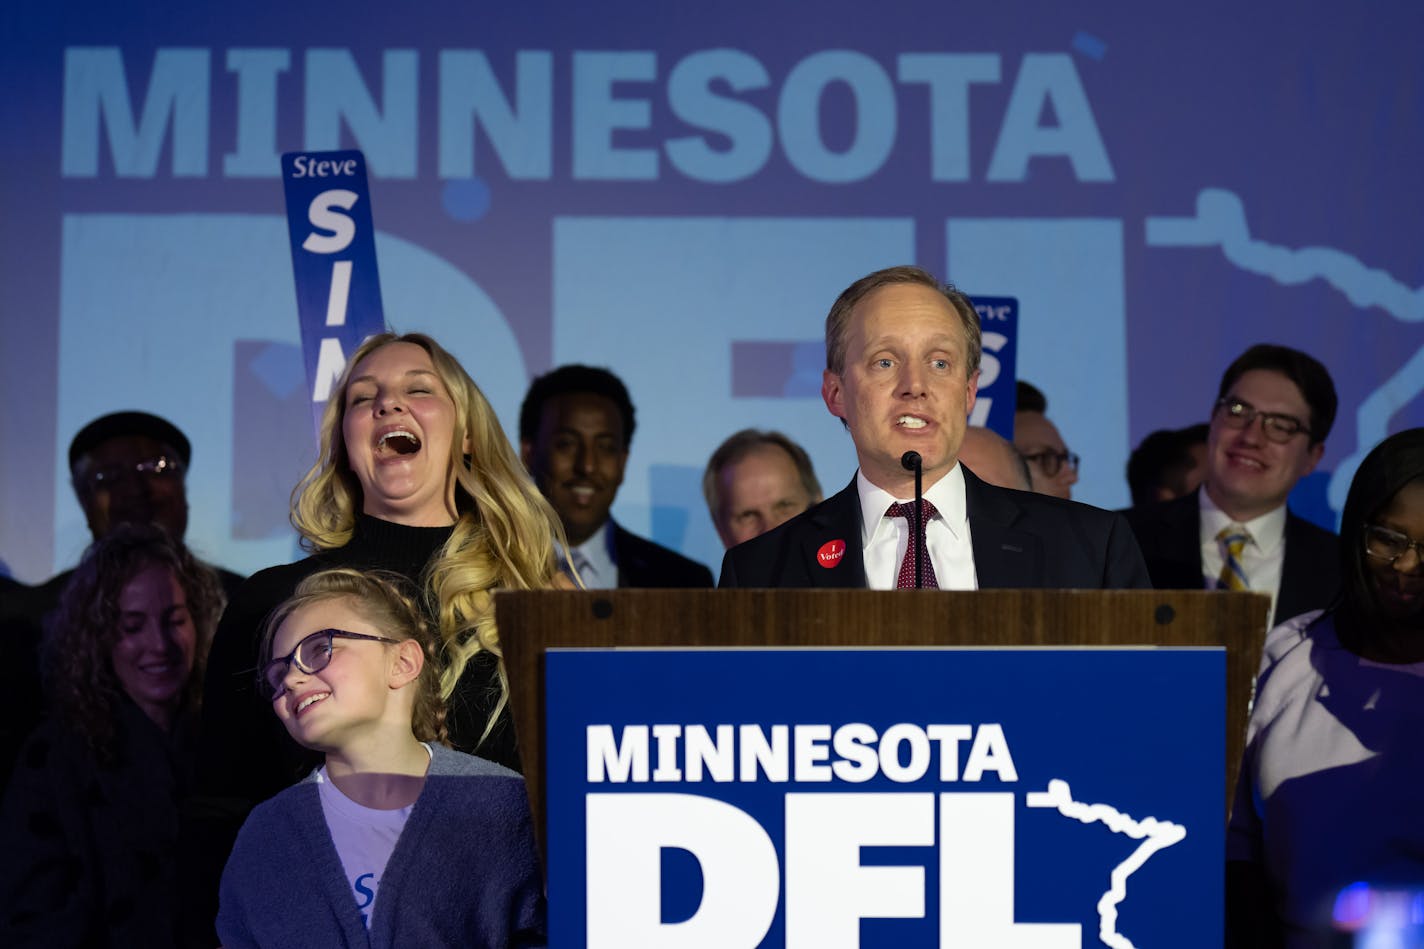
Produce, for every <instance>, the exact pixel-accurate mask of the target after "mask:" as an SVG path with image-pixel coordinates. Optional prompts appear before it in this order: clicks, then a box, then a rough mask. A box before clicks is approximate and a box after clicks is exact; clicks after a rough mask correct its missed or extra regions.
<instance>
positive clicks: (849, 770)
mask: <svg viewBox="0 0 1424 949" xmlns="http://www.w3.org/2000/svg"><path fill="white" fill-rule="evenodd" d="M545 675H546V684H547V695H548V700H547V708H546V713H547V726H546V727H547V735H546V742H547V744H546V758H547V770H546V779H547V781H546V783H547V789H548V790H547V810H548V822H547V827H548V854H549V907H550V944H551V945H553V946H559V947H563V946H589V947H613V946H616V947H620V949H627V947H635V946H657V947H660V949H679V947H686V949H690V947H717V949H736V947H747V949H752V947H763V946H764V947H783V946H784V947H796V949H801V947H806V949H810V947H814V949H837V947H854V946H864V947H896V949H905V947H921V946H923V947H940V946H943V947H976V949H977V947H1023V949H1030V947H1032V949H1070V947H1071V949H1077V947H1080V946H1099V945H1105V946H1110V947H1114V949H1126V947H1133V946H1136V947H1148V946H1150V947H1154V949H1162V947H1183V949H1200V947H1203V946H1213V945H1218V944H1219V943H1220V940H1221V931H1222V906H1221V898H1222V866H1223V864H1222V861H1223V827H1224V815H1223V812H1222V802H1223V795H1222V787H1223V784H1224V781H1225V776H1224V771H1223V767H1224V762H1223V759H1224V750H1223V742H1224V735H1225V717H1224V714H1225V713H1224V709H1225V691H1224V680H1225V653H1224V651H1223V650H1220V649H1166V648H1155V649H1153V648H1144V649H1014V650H984V649H959V648H944V649H924V650H921V649H913V650H912V649H905V650H834V649H825V650H807V649H802V650H789V649H787V650H781V649H766V650H691V649H689V650H616V651H614V650H550V651H549V652H548V654H547V656H546V667H545Z"/></svg>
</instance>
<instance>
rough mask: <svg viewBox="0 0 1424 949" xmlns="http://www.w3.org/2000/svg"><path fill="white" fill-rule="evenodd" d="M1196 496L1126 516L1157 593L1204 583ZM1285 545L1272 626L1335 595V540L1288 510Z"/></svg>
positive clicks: (1320, 606) (1194, 587) (1199, 586)
mask: <svg viewBox="0 0 1424 949" xmlns="http://www.w3.org/2000/svg"><path fill="white" fill-rule="evenodd" d="M1202 490H1205V489H1202ZM1199 498H1200V491H1193V492H1192V493H1191V494H1188V495H1185V496H1183V497H1180V498H1175V499H1173V500H1171V501H1163V502H1162V503H1160V504H1148V505H1144V506H1143V507H1135V508H1132V509H1131V510H1129V511H1127V512H1125V513H1126V515H1127V522H1128V523H1129V524H1131V525H1132V531H1133V533H1134V534H1136V535H1137V542H1138V544H1140V545H1141V547H1142V554H1143V556H1144V557H1146V558H1147V570H1148V572H1149V573H1151V574H1152V585H1153V586H1155V587H1156V588H1157V589H1159V590H1200V589H1202V587H1203V585H1204V577H1203V576H1202V559H1201V504H1200V502H1199ZM1285 543H1286V554H1285V561H1284V563H1282V564H1281V589H1280V592H1279V593H1277V594H1276V612H1275V616H1274V618H1273V620H1272V622H1273V623H1281V622H1284V621H1285V620H1288V619H1290V618H1291V617H1293V616H1299V615H1300V614H1301V613H1308V612H1310V611H1311V610H1322V609H1324V608H1325V607H1327V606H1329V605H1330V602H1331V601H1332V600H1333V599H1335V594H1336V593H1338V592H1339V591H1340V579H1341V577H1340V538H1338V537H1336V536H1335V535H1334V534H1333V533H1331V532H1330V531H1327V530H1325V529H1323V528H1320V527H1316V526H1315V525H1314V524H1312V523H1310V522H1309V521H1307V520H1305V519H1304V518H1300V517H1296V516H1295V515H1294V514H1292V513H1291V512H1290V510H1289V509H1287V510H1286V536H1285ZM1261 592H1263V593H1264V592H1266V591H1264V590H1263V591H1261Z"/></svg>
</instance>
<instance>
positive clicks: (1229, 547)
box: [1216, 524, 1251, 591]
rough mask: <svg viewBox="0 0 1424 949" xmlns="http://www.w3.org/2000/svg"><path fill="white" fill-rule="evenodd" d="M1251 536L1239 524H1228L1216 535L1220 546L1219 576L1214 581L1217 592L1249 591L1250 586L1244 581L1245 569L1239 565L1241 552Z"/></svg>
mask: <svg viewBox="0 0 1424 949" xmlns="http://www.w3.org/2000/svg"><path fill="white" fill-rule="evenodd" d="M1250 539H1251V534H1250V533H1249V532H1248V531H1247V530H1246V528H1244V527H1242V526H1241V525H1240V524H1228V525H1226V526H1225V527H1223V528H1222V529H1221V530H1220V531H1219V532H1218V533H1217V535H1216V542H1217V543H1218V544H1220V545H1221V550H1222V555H1221V576H1219V577H1217V579H1216V588H1217V589H1218V590H1238V591H1239V590H1249V589H1251V584H1250V582H1249V581H1247V579H1246V568H1245V567H1243V566H1242V565H1241V552H1242V551H1243V550H1245V549H1246V543H1247V541H1249V540H1250Z"/></svg>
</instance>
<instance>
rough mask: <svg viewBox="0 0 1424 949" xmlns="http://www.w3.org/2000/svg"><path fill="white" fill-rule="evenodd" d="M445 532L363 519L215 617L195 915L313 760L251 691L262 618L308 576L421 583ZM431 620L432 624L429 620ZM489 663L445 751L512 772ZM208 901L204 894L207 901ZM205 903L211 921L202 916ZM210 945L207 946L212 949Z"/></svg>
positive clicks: (196, 837)
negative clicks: (251, 831) (263, 814)
mask: <svg viewBox="0 0 1424 949" xmlns="http://www.w3.org/2000/svg"><path fill="white" fill-rule="evenodd" d="M453 530H454V528H453V527H407V526H405V525H403V524H394V523H392V522H390V521H383V520H380V519H379V518H374V517H370V516H367V515H364V514H363V515H361V516H360V517H358V518H357V521H356V528H355V532H354V533H353V535H352V537H351V540H350V541H349V542H348V543H347V544H346V545H345V546H344V547H338V548H336V549H334V550H324V551H321V552H320V553H317V554H314V555H313V556H311V557H308V558H306V559H305V560H300V561H298V562H296V563H291V564H285V565H283V566H279V567H269V568H268V569H266V570H262V571H259V572H258V573H255V574H253V575H252V576H251V577H250V578H249V579H248V580H247V582H246V583H244V584H243V585H242V586H241V587H240V588H239V589H238V591H237V593H236V595H235V596H234V597H233V598H232V601H231V602H229V603H228V605H227V610H226V611H225V612H224V613H223V617H222V622H221V623H219V625H218V630H217V634H216V635H215V636H214V637H213V644H212V648H211V650H210V651H209V653H208V668H207V676H206V679H205V680H204V688H203V727H202V744H201V747H200V750H199V755H198V774H197V789H198V795H199V796H198V798H197V800H196V801H195V802H194V804H193V807H191V808H190V810H191V811H192V813H191V814H190V815H189V817H188V820H187V821H186V824H187V833H188V835H189V843H188V847H187V849H188V850H189V858H190V862H192V863H193V864H194V865H193V866H192V867H191V872H192V874H193V876H194V879H191V880H190V881H189V882H190V883H192V884H193V885H194V886H195V888H196V889H197V890H198V892H195V893H193V894H192V895H191V898H192V899H193V901H194V905H195V908H196V907H199V906H201V907H202V908H200V909H198V911H197V913H196V915H197V916H199V917H202V916H203V915H206V920H207V921H208V925H209V926H210V922H211V920H212V919H213V917H214V915H216V913H215V910H216V896H217V878H218V875H219V874H220V873H221V871H222V866H223V864H224V863H225V862H226V860H227V855H228V853H229V851H230V850H231V847H232V842H233V840H234V839H235V838H236V836H237V830H238V828H239V827H240V826H241V825H242V821H243V820H244V819H245V818H246V816H247V812H248V811H250V810H251V809H252V808H253V807H254V806H256V805H257V804H259V803H261V802H262V801H264V800H266V799H267V798H269V797H271V796H272V795H274V794H276V793H277V792H278V791H280V790H282V789H283V788H285V787H287V786H288V785H290V784H292V783H294V782H295V781H297V780H298V779H300V778H302V777H304V776H305V775H306V774H307V773H308V772H309V771H310V770H311V769H312V767H314V766H315V765H316V764H319V763H320V761H321V756H320V755H317V754H315V753H313V752H310V751H307V750H306V749H304V748H302V747H301V746H300V745H298V744H297V743H296V742H295V741H293V740H292V738H291V737H290V736H289V735H288V734H287V731H286V729H285V728H284V727H283V726H282V724H281V722H280V721H278V719H277V716H276V714H275V713H274V712H273V711H272V706H271V703H269V702H266V701H264V700H263V699H262V698H261V697H260V695H259V694H258V693H257V689H256V668H257V659H258V656H257V650H258V647H259V646H260V644H261V637H262V628H263V626H264V625H265V624H266V621H267V617H268V615H270V614H271V612H272V610H273V609H275V608H276V607H277V606H278V605H279V604H281V602H282V601H283V600H285V599H286V598H287V597H289V596H291V594H292V591H293V590H295V589H296V587H297V584H299V583H301V581H302V580H304V579H306V578H307V577H308V576H310V575H312V574H314V573H316V572H318V571H320V570H325V569H329V568H331V567H355V568H357V569H362V570H371V569H379V570H390V571H393V572H395V573H399V574H401V575H402V576H405V577H408V578H409V579H410V580H411V581H412V582H413V583H415V584H417V585H418V584H419V582H420V579H421V574H422V572H423V571H424V570H425V565H426V564H427V563H428V562H429V561H430V559H431V557H432V555H434V554H435V553H436V552H437V551H438V550H439V549H440V548H441V546H442V545H444V543H445V541H446V540H448V539H449V537H450V534H451V532H452V531H453ZM432 619H433V617H432ZM496 671H497V660H495V659H494V657H492V656H490V655H489V654H488V653H480V654H479V655H477V656H476V657H475V659H473V660H471V662H470V664H469V665H468V666H466V668H465V672H464V674H463V675H462V676H461V677H460V681H459V684H458V685H457V686H456V690H455V694H454V695H453V696H451V698H450V701H449V703H448V704H449V715H448V718H447V723H448V725H449V729H450V742H451V744H453V745H454V746H455V747H456V748H458V749H460V750H461V751H466V752H469V753H471V754H477V755H480V756H481V757H484V758H489V759H491V760H493V761H497V762H499V763H500V764H502V765H505V766H506V767H510V768H513V769H515V770H519V755H518V752H517V751H516V749H515V745H514V728H513V726H512V725H511V724H510V717H509V713H508V710H506V711H505V712H504V714H502V715H501V716H500V718H499V720H498V721H497V722H496V724H495V727H494V729H493V730H492V731H491V733H490V735H489V737H488V738H486V739H485V740H484V741H481V740H480V737H481V736H482V735H483V734H484V730H485V725H486V723H487V722H488V721H489V714H490V712H491V711H492V710H493V708H494V705H495V703H496V701H497V700H498V698H499V683H498V679H497V677H496ZM209 894H211V895H209ZM209 900H211V904H210V905H211V908H212V909H213V910H214V912H213V913H208V912H207V907H208V906H209V902H208V901H209ZM212 944H213V943H209V945H212Z"/></svg>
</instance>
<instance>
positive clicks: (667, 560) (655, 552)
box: [612, 522, 712, 590]
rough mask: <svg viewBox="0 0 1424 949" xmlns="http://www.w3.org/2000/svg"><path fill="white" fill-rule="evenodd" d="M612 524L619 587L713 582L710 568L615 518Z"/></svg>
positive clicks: (694, 586) (678, 586) (699, 585)
mask: <svg viewBox="0 0 1424 949" xmlns="http://www.w3.org/2000/svg"><path fill="white" fill-rule="evenodd" d="M612 527H613V556H614V558H615V559H616V560H617V562H618V586H619V587H621V588H633V589H639V588H651V587H669V588H672V589H693V590H695V589H703V588H706V587H710V586H712V571H711V570H708V569H707V568H706V567H705V566H703V565H702V564H700V563H698V562H697V561H695V560H689V559H687V558H686V557H684V556H683V555H682V554H680V553H677V552H676V551H673V550H668V549H667V548H666V547H664V546H662V545H661V544H655V543H653V542H652V541H650V540H648V539H646V538H643V537H639V536H638V535H637V534H630V533H628V532H627V531H625V530H624V529H623V528H621V527H619V526H618V524H617V523H616V522H615V523H614V524H613V525H612Z"/></svg>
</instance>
